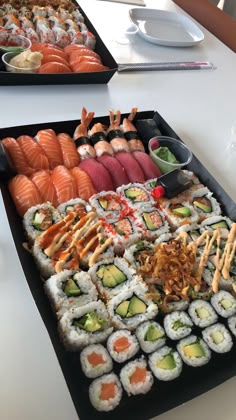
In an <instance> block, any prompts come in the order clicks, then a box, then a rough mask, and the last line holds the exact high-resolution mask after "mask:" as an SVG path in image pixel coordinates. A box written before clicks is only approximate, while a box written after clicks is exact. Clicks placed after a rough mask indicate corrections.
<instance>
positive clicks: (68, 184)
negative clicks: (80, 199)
mask: <svg viewBox="0 0 236 420" xmlns="http://www.w3.org/2000/svg"><path fill="white" fill-rule="evenodd" d="M52 182H53V185H54V187H55V190H56V194H57V201H58V203H59V204H61V203H64V202H65V201H68V200H70V199H71V198H76V197H77V196H78V192H77V188H76V182H75V180H74V178H73V176H72V175H71V173H70V171H69V169H67V168H66V167H65V166H62V165H60V166H57V167H56V168H54V169H53V171H52Z"/></svg>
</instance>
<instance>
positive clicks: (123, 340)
mask: <svg viewBox="0 0 236 420" xmlns="http://www.w3.org/2000/svg"><path fill="white" fill-rule="evenodd" d="M129 347H130V342H129V340H128V338H127V337H120V338H118V339H117V340H116V341H115V342H114V344H113V348H114V350H115V351H116V352H117V353H122V352H123V351H126V350H127V349H128V348H129Z"/></svg>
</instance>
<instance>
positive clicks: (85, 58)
mask: <svg viewBox="0 0 236 420" xmlns="http://www.w3.org/2000/svg"><path fill="white" fill-rule="evenodd" d="M88 61H90V62H93V63H100V64H102V63H101V59H100V58H98V57H92V56H89V55H81V56H79V57H75V58H74V59H73V60H72V59H71V60H70V65H71V66H73V65H75V64H77V63H85V62H88Z"/></svg>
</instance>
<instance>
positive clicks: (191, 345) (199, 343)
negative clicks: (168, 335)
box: [177, 335, 211, 367]
mask: <svg viewBox="0 0 236 420" xmlns="http://www.w3.org/2000/svg"><path fill="white" fill-rule="evenodd" d="M177 350H178V352H179V354H180V356H181V357H182V359H183V361H184V362H185V363H186V364H187V365H189V366H192V367H199V366H203V365H205V364H207V363H208V362H209V360H210V358H211V351H210V349H209V347H208V345H207V344H206V343H205V341H204V340H202V339H201V338H199V337H197V336H196V335H189V336H188V337H186V338H183V339H182V340H180V341H179V343H178V344H177Z"/></svg>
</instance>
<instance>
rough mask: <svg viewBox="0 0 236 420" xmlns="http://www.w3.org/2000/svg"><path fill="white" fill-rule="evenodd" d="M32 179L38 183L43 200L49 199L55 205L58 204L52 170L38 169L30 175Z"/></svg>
mask: <svg viewBox="0 0 236 420" xmlns="http://www.w3.org/2000/svg"><path fill="white" fill-rule="evenodd" d="M30 179H31V181H33V183H34V184H35V185H36V187H37V189H38V190H39V191H40V194H41V196H42V199H43V202H44V203H46V202H47V201H49V202H50V203H52V204H53V205H54V206H55V207H57V206H58V201H57V195H56V189H55V187H54V185H53V183H52V178H51V175H50V171H37V172H35V173H34V174H33V175H31V177H30Z"/></svg>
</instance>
